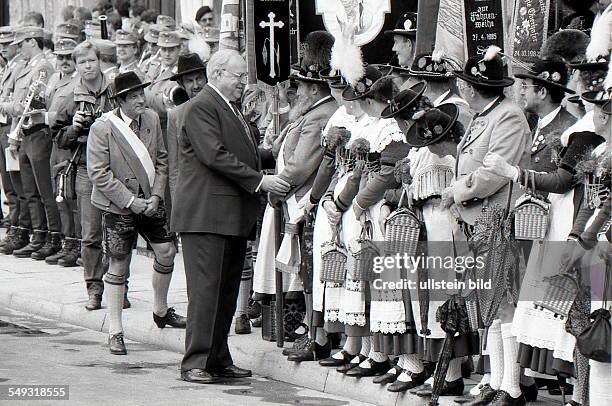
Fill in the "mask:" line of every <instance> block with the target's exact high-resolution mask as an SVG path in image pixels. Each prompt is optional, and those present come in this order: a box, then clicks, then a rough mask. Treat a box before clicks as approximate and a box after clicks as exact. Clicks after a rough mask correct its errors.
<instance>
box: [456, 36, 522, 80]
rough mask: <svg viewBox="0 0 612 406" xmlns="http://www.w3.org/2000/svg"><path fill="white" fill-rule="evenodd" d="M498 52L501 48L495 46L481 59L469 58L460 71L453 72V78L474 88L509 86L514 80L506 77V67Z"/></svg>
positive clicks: (476, 57) (478, 57) (477, 57)
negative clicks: (455, 77) (463, 81)
mask: <svg viewBox="0 0 612 406" xmlns="http://www.w3.org/2000/svg"><path fill="white" fill-rule="evenodd" d="M500 52H501V48H499V47H497V46H495V45H492V46H490V47H489V48H488V49H487V50H486V52H485V53H484V55H483V57H482V58H481V57H480V56H472V57H470V58H469V59H468V60H467V62H466V63H465V67H464V68H463V70H462V71H459V70H457V71H455V76H457V77H458V78H459V79H462V80H465V81H466V82H468V83H471V84H472V85H474V86H475V87H481V88H483V87H484V88H493V87H508V86H511V85H512V84H513V83H514V79H512V78H510V77H508V76H506V66H505V64H504V61H503V59H502V56H501V54H500Z"/></svg>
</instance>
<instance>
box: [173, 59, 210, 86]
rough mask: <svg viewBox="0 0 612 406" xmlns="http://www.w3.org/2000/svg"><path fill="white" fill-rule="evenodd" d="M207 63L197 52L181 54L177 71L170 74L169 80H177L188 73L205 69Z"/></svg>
mask: <svg viewBox="0 0 612 406" xmlns="http://www.w3.org/2000/svg"><path fill="white" fill-rule="evenodd" d="M205 70H206V65H204V62H202V59H200V56H199V55H198V54H195V53H191V54H185V55H180V56H179V58H178V63H177V71H176V73H175V74H174V75H172V76H170V77H169V78H168V80H177V79H178V78H180V77H181V76H183V75H187V74H188V73H193V72H199V71H205Z"/></svg>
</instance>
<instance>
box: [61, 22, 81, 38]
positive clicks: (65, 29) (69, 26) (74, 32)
mask: <svg viewBox="0 0 612 406" xmlns="http://www.w3.org/2000/svg"><path fill="white" fill-rule="evenodd" d="M62 38H69V39H72V40H74V41H77V42H78V41H79V39H80V38H81V29H80V27H79V26H78V25H76V24H73V23H69V22H65V23H61V24H58V25H57V27H55V41H58V40H60V39H62Z"/></svg>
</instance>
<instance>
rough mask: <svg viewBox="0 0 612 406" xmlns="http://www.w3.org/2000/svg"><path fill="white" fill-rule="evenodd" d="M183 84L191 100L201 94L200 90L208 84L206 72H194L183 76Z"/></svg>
mask: <svg viewBox="0 0 612 406" xmlns="http://www.w3.org/2000/svg"><path fill="white" fill-rule="evenodd" d="M181 83H182V85H183V87H184V88H185V90H186V91H187V94H188V95H189V98H192V97H194V96H195V95H196V94H198V93H200V90H202V88H203V87H204V85H205V84H206V77H205V76H204V72H193V73H188V74H186V75H183V77H182V78H181Z"/></svg>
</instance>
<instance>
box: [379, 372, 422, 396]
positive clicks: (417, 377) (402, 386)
mask: <svg viewBox="0 0 612 406" xmlns="http://www.w3.org/2000/svg"><path fill="white" fill-rule="evenodd" d="M406 372H407V373H408V375H410V379H411V380H410V381H408V382H402V381H398V380H396V381H395V382H393V383H392V384H391V385H390V386H389V387H388V388H387V390H388V391H389V392H405V391H407V390H408V389H412V388H416V387H417V386H421V385H423V383H425V381H426V380H427V373H426V372H425V370H423V371H422V372H420V373H418V374H416V373H414V372H410V371H406Z"/></svg>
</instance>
